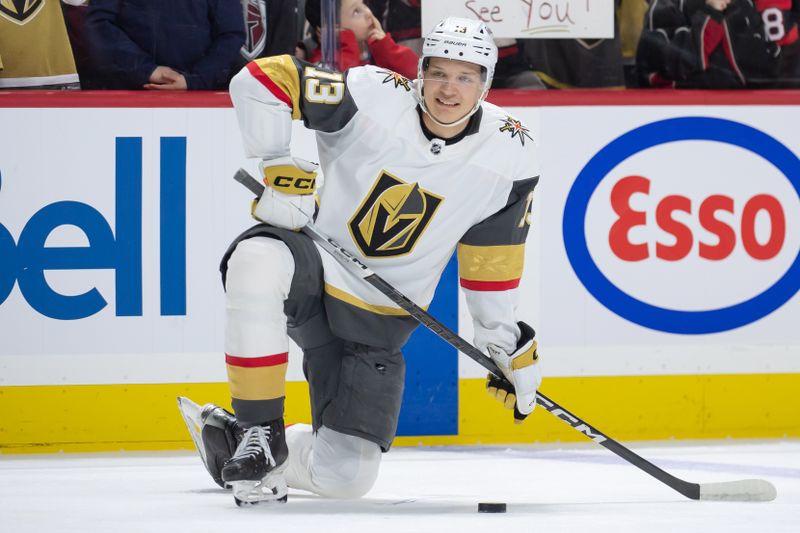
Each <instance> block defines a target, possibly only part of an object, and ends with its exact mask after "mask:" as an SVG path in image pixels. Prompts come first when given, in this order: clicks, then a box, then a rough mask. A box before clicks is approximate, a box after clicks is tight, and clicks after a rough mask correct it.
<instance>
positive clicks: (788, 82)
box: [756, 0, 800, 88]
mask: <svg viewBox="0 0 800 533" xmlns="http://www.w3.org/2000/svg"><path fill="white" fill-rule="evenodd" d="M756 8H757V9H758V11H759V12H760V13H761V20H762V21H763V23H764V32H765V33H766V34H767V39H769V40H770V41H772V42H774V43H776V44H777V45H779V46H780V47H781V57H780V61H779V63H778V76H777V78H776V80H775V83H774V84H773V85H774V86H775V87H795V88H796V87H800V30H798V24H800V0H771V1H769V0H759V1H758V2H756Z"/></svg>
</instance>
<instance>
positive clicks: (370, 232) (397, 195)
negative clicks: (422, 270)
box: [349, 171, 443, 257]
mask: <svg viewBox="0 0 800 533" xmlns="http://www.w3.org/2000/svg"><path fill="white" fill-rule="evenodd" d="M442 200H443V198H442V197H441V196H437V195H435V194H433V193H431V192H429V191H426V190H424V189H421V188H420V186H419V184H417V183H406V182H404V181H403V180H401V179H400V178H397V177H396V176H392V175H391V174H389V173H388V172H386V171H383V172H382V173H381V175H380V176H379V177H378V181H377V182H376V183H375V185H373V187H372V190H371V191H370V192H369V194H368V195H367V197H366V198H365V199H364V201H363V202H362V203H361V206H360V207H359V208H358V211H356V214H355V215H353V217H352V218H351V219H350V222H349V226H350V233H351V235H352V236H353V240H354V241H355V243H356V245H358V248H359V249H360V250H361V253H363V254H364V255H365V256H367V257H390V256H398V255H404V254H407V253H409V252H411V250H413V249H414V245H416V243H417V241H418V240H419V238H420V236H421V235H422V233H423V232H424V231H425V228H427V227H428V224H429V223H430V221H431V219H432V218H433V215H434V213H436V210H437V209H438V208H439V204H441V203H442Z"/></svg>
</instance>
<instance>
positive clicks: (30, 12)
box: [0, 0, 45, 25]
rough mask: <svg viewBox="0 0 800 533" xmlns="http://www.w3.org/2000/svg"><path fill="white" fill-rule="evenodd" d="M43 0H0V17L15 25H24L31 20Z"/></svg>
mask: <svg viewBox="0 0 800 533" xmlns="http://www.w3.org/2000/svg"><path fill="white" fill-rule="evenodd" d="M44 2H45V0H0V15H2V16H3V17H5V18H7V19H9V20H10V21H11V22H14V23H16V24H20V25H22V24H25V23H26V22H28V21H30V20H31V19H33V17H35V16H36V14H37V13H38V12H39V10H40V9H41V8H42V6H43V5H44Z"/></svg>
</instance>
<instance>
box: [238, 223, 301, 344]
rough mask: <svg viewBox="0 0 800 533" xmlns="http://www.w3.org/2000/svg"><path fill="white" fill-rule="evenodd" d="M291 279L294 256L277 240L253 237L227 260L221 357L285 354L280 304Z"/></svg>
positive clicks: (283, 320) (239, 245)
mask: <svg viewBox="0 0 800 533" xmlns="http://www.w3.org/2000/svg"><path fill="white" fill-rule="evenodd" d="M292 276H294V257H293V256H292V253H291V252H290V251H289V248H288V247H287V246H286V244H284V243H283V242H282V241H280V240H277V239H271V238H269V237H253V238H250V239H246V240H244V241H242V242H240V243H239V244H238V245H237V246H236V250H234V252H233V254H232V255H231V257H230V259H229V260H228V274H227V279H226V282H225V352H226V353H228V354H231V355H237V356H245V357H246V356H251V355H265V354H271V353H281V352H285V351H287V350H288V346H289V341H288V337H287V335H286V315H285V314H284V312H283V305H284V301H285V300H286V298H287V296H288V295H289V289H290V287H291V284H292Z"/></svg>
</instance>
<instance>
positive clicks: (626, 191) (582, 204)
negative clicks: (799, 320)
mask: <svg viewBox="0 0 800 533" xmlns="http://www.w3.org/2000/svg"><path fill="white" fill-rule="evenodd" d="M798 219H800V159H798V157H797V155H795V154H794V153H793V152H792V151H791V150H790V149H789V148H787V147H786V146H784V145H783V144H781V143H780V142H779V141H778V140H777V139H775V138H773V137H771V136H770V135H768V134H766V133H764V132H763V131H760V130H758V129H755V128H753V127H751V126H747V125H745V124H741V123H739V122H734V121H731V120H725V119H719V118H712V117H681V118H673V119H667V120H660V121H657V122H653V123H650V124H646V125H644V126H641V127H638V128H636V129H633V130H631V131H629V132H627V133H625V134H623V135H621V136H620V137H618V138H616V139H614V140H613V141H611V142H610V143H609V144H608V145H606V146H604V147H603V148H602V149H601V150H600V151H599V152H598V153H597V154H595V155H594V156H593V157H592V158H591V159H590V160H589V162H588V163H587V164H586V166H585V167H584V168H583V169H582V170H581V172H580V173H579V175H578V176H577V178H576V179H575V182H574V183H573V185H572V188H571V189H570V191H569V194H568V195H567V201H566V204H565V207H564V216H563V221H562V229H563V234H564V246H565V249H566V253H567V258H568V259H569V262H570V265H571V266H572V268H573V270H574V271H575V273H576V275H577V277H578V278H579V280H580V281H581V283H582V284H583V285H584V287H586V289H587V290H588V291H589V293H590V294H592V296H594V297H595V298H596V299H597V300H598V302H600V303H601V304H602V305H604V306H605V307H606V308H608V309H609V310H610V311H612V312H613V313H615V314H617V315H619V316H620V317H622V318H625V319H626V320H629V321H631V322H633V323H636V324H639V325H641V326H644V327H647V328H650V329H655V330H659V331H665V332H668V333H681V334H708V333H716V332H721V331H727V330H731V329H734V328H738V327H742V326H744V325H747V324H750V323H752V322H754V321H756V320H759V319H761V318H763V317H765V316H767V315H769V314H770V313H772V312H773V311H775V310H776V309H778V308H779V307H781V306H782V305H783V304H785V303H786V302H787V301H789V300H790V299H791V298H793V297H794V296H795V294H796V293H797V292H798V290H800V226H798V224H797V223H795V222H794V221H796V220H798Z"/></svg>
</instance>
